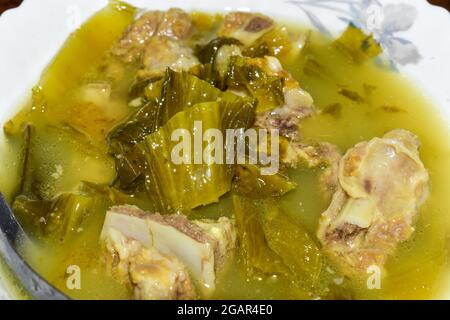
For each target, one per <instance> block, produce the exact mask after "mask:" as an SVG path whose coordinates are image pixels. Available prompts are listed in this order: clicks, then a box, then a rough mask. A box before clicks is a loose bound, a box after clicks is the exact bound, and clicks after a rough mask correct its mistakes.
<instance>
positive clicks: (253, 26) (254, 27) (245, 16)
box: [218, 12, 275, 45]
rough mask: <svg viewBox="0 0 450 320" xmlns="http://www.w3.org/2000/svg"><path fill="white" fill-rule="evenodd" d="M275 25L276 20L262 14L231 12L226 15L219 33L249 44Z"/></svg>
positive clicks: (221, 35)
mask: <svg viewBox="0 0 450 320" xmlns="http://www.w3.org/2000/svg"><path fill="white" fill-rule="evenodd" d="M274 26H275V23H274V21H273V20H272V19H270V18H269V17H267V16H264V15H262V14H257V13H248V12H231V13H229V14H227V15H226V16H225V18H224V21H223V24H222V26H221V28H220V30H219V32H218V35H219V36H220V37H228V38H235V39H237V40H239V41H240V42H242V43H243V44H245V45H249V44H251V43H253V42H254V41H255V40H256V39H258V38H259V37H260V36H262V35H263V34H264V33H266V32H267V31H269V30H270V29H272V28H273V27H274Z"/></svg>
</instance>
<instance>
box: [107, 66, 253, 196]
mask: <svg viewBox="0 0 450 320" xmlns="http://www.w3.org/2000/svg"><path fill="white" fill-rule="evenodd" d="M160 81H161V86H160V93H159V97H158V98H156V99H153V100H149V102H148V103H147V104H146V105H145V106H144V107H142V108H141V109H140V110H139V111H138V112H136V113H135V114H134V115H133V116H132V117H131V118H130V120H129V121H128V122H126V123H125V124H123V125H121V126H119V127H118V128H117V129H116V130H114V131H113V132H112V133H111V134H110V136H109V140H110V148H111V153H112V154H113V155H114V156H115V161H116V170H117V173H118V175H117V184H118V186H119V187H120V188H121V189H123V190H130V191H134V190H137V189H138V188H139V186H141V185H142V184H143V182H144V176H145V174H144V170H145V156H144V153H145V152H144V150H143V149H142V148H137V147H135V146H136V145H138V144H139V143H141V142H142V141H143V140H144V139H145V137H147V136H148V135H150V134H152V133H154V132H156V131H157V130H159V129H160V128H161V127H162V126H164V125H165V124H166V123H167V122H168V121H169V120H170V119H171V118H173V117H174V116H175V115H177V114H178V113H180V112H182V111H186V110H189V109H190V108H192V106H193V105H196V104H199V103H204V102H216V101H219V102H220V114H221V122H220V123H217V124H215V125H218V126H216V127H215V128H218V129H221V128H223V129H228V128H249V127H250V126H251V125H252V124H253V122H254V119H255V112H254V109H255V106H256V102H255V101H254V100H253V99H252V98H245V97H239V96H236V95H235V94H232V93H230V92H222V91H220V90H219V89H217V88H215V87H213V86H212V85H211V84H209V83H208V82H206V81H203V80H201V79H199V78H198V77H196V76H194V75H191V74H189V73H186V72H175V71H173V70H170V69H168V70H167V73H166V75H165V77H164V78H163V79H162V80H160ZM158 86H159V85H156V89H152V92H153V95H156V94H155V92H156V91H158V89H157V88H158ZM145 90H147V89H145ZM147 98H149V96H148V94H147Z"/></svg>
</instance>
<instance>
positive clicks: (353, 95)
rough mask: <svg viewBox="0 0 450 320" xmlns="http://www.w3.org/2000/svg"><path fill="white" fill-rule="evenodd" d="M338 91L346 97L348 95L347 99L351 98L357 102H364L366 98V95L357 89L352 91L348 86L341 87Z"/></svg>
mask: <svg viewBox="0 0 450 320" xmlns="http://www.w3.org/2000/svg"><path fill="white" fill-rule="evenodd" d="M338 93H339V94H340V95H342V96H344V97H346V98H347V99H350V100H352V101H355V102H360V103H361V102H364V101H365V99H364V97H362V96H361V95H360V94H359V93H358V92H356V91H352V90H349V89H346V88H339V89H338Z"/></svg>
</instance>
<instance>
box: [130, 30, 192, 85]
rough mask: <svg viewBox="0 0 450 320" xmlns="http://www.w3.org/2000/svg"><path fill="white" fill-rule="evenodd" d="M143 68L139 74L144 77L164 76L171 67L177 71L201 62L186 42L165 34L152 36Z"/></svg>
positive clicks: (185, 69)
mask: <svg viewBox="0 0 450 320" xmlns="http://www.w3.org/2000/svg"><path fill="white" fill-rule="evenodd" d="M142 62H143V68H142V69H141V70H139V71H138V76H139V77H140V78H143V79H149V78H153V77H158V76H162V75H163V74H164V72H165V71H166V69H167V68H168V67H169V68H171V69H172V70H175V71H187V70H189V69H191V68H193V67H194V66H196V65H198V64H199V61H198V59H197V57H196V56H195V55H194V52H193V51H192V49H191V48H190V47H189V46H187V45H186V44H185V43H183V42H180V41H175V40H173V39H170V38H168V37H165V36H157V37H152V38H151V39H150V40H149V41H147V44H146V46H145V49H144V55H143V60H142Z"/></svg>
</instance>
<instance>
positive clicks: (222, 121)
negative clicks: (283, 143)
mask: <svg viewBox="0 0 450 320" xmlns="http://www.w3.org/2000/svg"><path fill="white" fill-rule="evenodd" d="M254 112H255V105H254V104H252V103H249V101H248V100H245V99H241V98H240V97H237V96H235V95H232V94H225V95H224V96H223V98H222V99H221V100H220V101H219V102H208V103H200V104H197V105H195V106H194V107H193V108H191V109H189V110H186V111H184V112H180V113H178V114H176V115H175V116H174V117H173V118H172V119H171V120H169V122H168V123H167V124H166V125H165V126H163V127H162V128H161V129H160V130H158V131H157V132H155V133H153V134H151V135H149V136H148V137H146V138H145V140H144V142H143V143H141V144H139V145H138V148H139V149H140V150H141V152H142V153H143V154H145V159H146V183H145V185H146V189H147V191H148V195H149V197H150V199H151V200H152V203H153V204H154V205H155V207H156V209H157V210H159V211H160V212H162V213H166V212H189V210H190V209H193V208H196V207H198V206H201V205H207V204H210V203H213V202H217V201H218V200H219V197H221V196H222V195H223V194H225V193H226V192H228V191H229V190H230V188H231V179H232V170H231V167H230V166H229V165H226V164H225V163H226V161H225V150H224V147H225V144H222V143H220V142H219V141H218V140H219V138H220V137H214V138H212V139H210V141H202V142H201V143H200V144H201V146H202V150H204V153H203V154H202V152H203V151H202V150H200V151H199V150H195V147H196V142H195V139H196V138H195V136H194V134H193V133H194V132H197V133H199V134H200V135H201V130H202V131H203V132H207V131H208V130H209V129H215V130H219V133H220V134H221V136H222V137H223V136H225V134H224V130H225V129H230V128H241V126H242V128H244V129H246V128H248V127H249V126H250V125H251V124H252V121H249V119H253V118H254ZM199 123H201V126H202V127H201V129H200V128H199V127H198V124H199ZM180 130H183V131H180ZM174 132H181V133H183V134H184V135H183V136H180V142H174V141H172V135H173V133H174ZM186 135H187V136H186ZM181 143H182V144H183V148H182V149H180V150H178V153H176V154H174V153H173V152H174V150H176V148H177V146H180V144H181ZM225 143H226V142H225ZM186 144H187V147H186ZM208 148H211V150H210V153H207V152H206V150H208ZM213 151H214V152H213ZM174 157H178V158H179V159H180V162H179V163H177V161H174Z"/></svg>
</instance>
